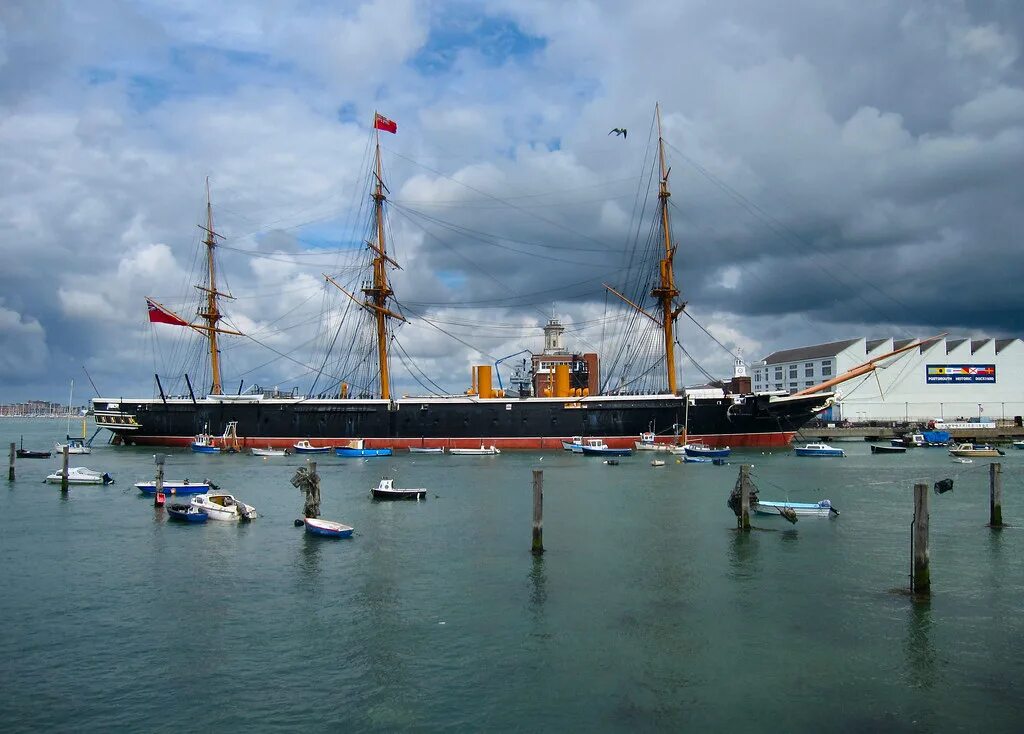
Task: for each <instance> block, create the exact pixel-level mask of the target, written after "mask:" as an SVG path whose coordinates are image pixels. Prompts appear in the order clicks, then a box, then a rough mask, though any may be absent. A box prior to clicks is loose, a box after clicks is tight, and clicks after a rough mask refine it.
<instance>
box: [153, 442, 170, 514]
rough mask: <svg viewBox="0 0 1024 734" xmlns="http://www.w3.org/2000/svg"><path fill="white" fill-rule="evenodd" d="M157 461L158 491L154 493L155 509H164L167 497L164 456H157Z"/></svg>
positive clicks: (155, 458)
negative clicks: (165, 491)
mask: <svg viewBox="0 0 1024 734" xmlns="http://www.w3.org/2000/svg"><path fill="white" fill-rule="evenodd" d="M154 460H155V461H156V491H155V492H153V507H163V506H164V502H166V501H167V497H166V496H165V495H164V455H163V454H157V455H156V456H155V457H154Z"/></svg>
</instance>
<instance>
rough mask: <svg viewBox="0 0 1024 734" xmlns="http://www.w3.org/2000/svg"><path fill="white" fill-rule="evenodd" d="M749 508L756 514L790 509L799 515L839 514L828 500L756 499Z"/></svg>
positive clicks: (820, 515) (780, 513)
mask: <svg viewBox="0 0 1024 734" xmlns="http://www.w3.org/2000/svg"><path fill="white" fill-rule="evenodd" d="M750 509H751V510H753V511H754V512H756V513H757V514H758V515H782V512H780V510H792V511H793V513H794V514H795V515H797V516H799V517H830V516H831V515H838V514H839V510H837V509H836V508H834V507H833V506H832V503H831V502H829V501H828V500H821V501H820V502H814V503H810V502H771V501H768V500H758V501H757V502H755V503H753V504H752V505H751V506H750Z"/></svg>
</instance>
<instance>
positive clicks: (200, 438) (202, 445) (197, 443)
mask: <svg viewBox="0 0 1024 734" xmlns="http://www.w3.org/2000/svg"><path fill="white" fill-rule="evenodd" d="M213 441H214V438H213V436H211V435H210V434H209V433H200V434H199V435H197V436H196V437H195V438H194V439H192V443H191V444H190V447H191V448H192V452H193V453H196V454H219V453H220V446H217V445H216V444H214V442H213Z"/></svg>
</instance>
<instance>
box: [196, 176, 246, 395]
mask: <svg viewBox="0 0 1024 734" xmlns="http://www.w3.org/2000/svg"><path fill="white" fill-rule="evenodd" d="M200 229H202V230H204V231H205V232H206V238H205V239H204V240H203V244H204V245H206V267H207V278H208V281H207V282H208V283H209V287H205V286H201V285H197V286H196V288H198V289H199V290H201V291H205V293H206V310H200V311H199V312H198V315H199V317H200V318H202V319H203V320H204V321H205V322H206V328H205V329H203V331H205V332H206V338H207V340H208V341H209V343H210V373H211V375H212V378H213V383H212V385H211V386H210V394H211V395H221V394H223V390H222V387H221V380H220V348H219V347H218V346H217V334H218V333H224V334H237V333H238V332H237V331H227V330H223V329H218V328H217V324H218V322H219V321H220V320H221V312H220V305H219V300H218V299H219V298H220V296H225V297H226V298H231V296H230V295H228V294H226V293H220V292H219V291H218V290H217V264H216V259H215V258H214V250H215V249H216V247H217V238H218V237H220V235H219V234H217V232H216V231H214V229H213V206H212V204H211V203H210V178H209V176H207V178H206V226H205V227H203V226H201V225H200Z"/></svg>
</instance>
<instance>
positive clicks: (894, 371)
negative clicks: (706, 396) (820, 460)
mask: <svg viewBox="0 0 1024 734" xmlns="http://www.w3.org/2000/svg"><path fill="white" fill-rule="evenodd" d="M912 341H913V340H912V339H866V338H858V339H845V340H843V341H836V342H829V343H827V344H815V345H812V346H807V347H799V348H797V349H786V350H783V351H780V352H774V353H772V354H770V355H768V356H767V357H765V358H764V359H763V360H761V361H760V362H758V363H756V364H754V365H753V373H754V374H753V388H754V390H755V391H756V392H785V393H794V392H798V391H800V390H804V389H806V388H808V387H812V386H814V385H819V384H821V383H822V382H825V381H826V380H830V379H832V378H833V377H837V376H839V375H841V374H843V373H844V372H847V371H849V370H851V369H853V368H854V367H857V366H858V365H861V364H863V363H865V362H867V361H869V360H871V359H874V358H877V357H879V356H881V355H883V354H886V353H888V352H892V351H893V350H896V349H899V348H900V347H901V346H906V345H907V344H910V343H911V342H912ZM832 389H833V391H834V392H836V396H837V397H836V402H835V405H834V406H833V407H832V409H831V411H830V412H829V413H828V414H826V415H825V416H824V417H825V418H826V419H828V420H849V421H854V422H860V421H868V420H885V421H890V420H891V421H918V422H927V421H930V420H935V419H941V420H945V421H953V420H956V419H960V418H963V419H966V418H982V419H984V420H996V421H999V420H1006V421H1012V420H1013V419H1014V418H1016V417H1018V416H1021V415H1024V342H1022V341H1021V340H1020V339H953V338H948V337H947V338H939V339H929V340H928V341H926V342H924V343H922V344H921V345H919V346H917V347H915V348H913V349H911V350H909V351H907V352H904V353H902V354H899V355H896V356H895V357H890V358H888V359H886V360H883V361H882V362H881V363H880V366H879V368H878V369H877V370H875V371H873V372H869V373H867V374H865V375H861V376H859V377H855V378H854V379H852V380H850V381H848V382H844V383H842V384H841V385H837V386H836V387H834V388H832Z"/></svg>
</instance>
